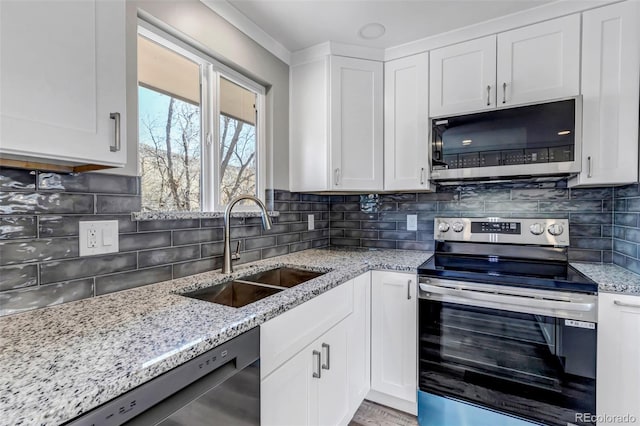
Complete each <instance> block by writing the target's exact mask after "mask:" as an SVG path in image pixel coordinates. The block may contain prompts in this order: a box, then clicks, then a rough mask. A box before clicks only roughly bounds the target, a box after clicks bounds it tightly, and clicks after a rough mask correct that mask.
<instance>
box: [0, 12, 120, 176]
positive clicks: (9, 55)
mask: <svg viewBox="0 0 640 426" xmlns="http://www.w3.org/2000/svg"><path fill="white" fill-rule="evenodd" d="M0 40H1V41H0V43H1V46H0V52H1V53H0V64H1V67H0V75H1V77H0V93H2V96H1V100H0V143H1V147H0V153H1V154H2V155H3V156H6V155H18V156H27V157H37V158H40V159H52V160H61V161H65V162H74V163H93V164H103V165H111V166H121V165H123V164H124V163H126V147H125V146H124V145H125V142H126V138H125V134H126V132H125V118H126V111H125V102H126V96H125V2H124V1H122V0H114V1H99V0H86V1H70V2H59V1H9V2H4V1H2V2H0ZM111 113H119V114H120V135H121V136H122V139H121V140H122V145H121V147H120V149H119V151H116V152H112V150H111V147H112V146H113V145H114V141H115V138H116V128H115V127H116V125H115V120H114V119H111V118H110V115H111Z"/></svg>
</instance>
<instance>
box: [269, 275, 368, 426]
mask: <svg viewBox="0 0 640 426" xmlns="http://www.w3.org/2000/svg"><path fill="white" fill-rule="evenodd" d="M370 276H371V274H370V273H369V272H367V273H365V274H363V275H361V276H359V277H357V278H355V279H353V280H350V281H348V282H346V283H344V284H341V285H339V286H338V287H336V288H334V289H332V290H330V291H328V292H326V293H324V294H322V295H320V296H318V297H316V298H314V299H312V300H310V301H309V302H306V303H303V304H302V305H300V306H298V307H296V308H294V309H292V310H290V311H288V312H285V313H284V314H282V315H279V316H278V317H276V318H274V319H273V320H271V321H268V322H266V323H265V324H263V325H262V327H261V334H260V345H261V346H260V357H261V371H260V374H261V377H262V381H261V389H260V394H261V423H262V424H263V425H274V426H303V425H319V426H337V425H347V424H348V423H349V421H350V420H351V418H352V417H353V415H354V414H355V412H356V410H357V409H358V407H359V406H360V404H361V403H362V401H363V400H364V397H365V395H366V394H367V392H368V391H369V383H370V382H369V349H370V346H369V328H368V327H369V319H370V316H369V314H370V310H369V309H370V302H369V296H370V293H369V290H370V284H371V282H370Z"/></svg>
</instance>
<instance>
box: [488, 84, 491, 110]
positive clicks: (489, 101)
mask: <svg viewBox="0 0 640 426" xmlns="http://www.w3.org/2000/svg"><path fill="white" fill-rule="evenodd" d="M489 105H491V86H487V106H489Z"/></svg>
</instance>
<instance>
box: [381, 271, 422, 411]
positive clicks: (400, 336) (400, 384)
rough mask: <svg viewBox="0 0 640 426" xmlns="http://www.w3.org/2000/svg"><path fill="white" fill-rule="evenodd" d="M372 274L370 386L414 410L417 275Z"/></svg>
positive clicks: (415, 388) (402, 406) (400, 407)
mask: <svg viewBox="0 0 640 426" xmlns="http://www.w3.org/2000/svg"><path fill="white" fill-rule="evenodd" d="M371 277H372V278H371V389H372V390H373V391H376V392H377V393H381V394H385V395H387V396H390V397H392V400H390V401H389V402H387V403H388V404H393V403H394V401H402V402H404V403H405V404H401V405H400V406H398V405H396V406H395V407H394V408H399V409H401V410H405V411H410V412H414V413H415V411H416V408H415V404H416V391H417V353H416V351H417V349H416V347H417V344H416V343H417V342H416V339H417V331H416V329H417V326H416V322H417V318H416V311H417V301H416V276H415V275H412V274H404V273H397V272H378V271H374V272H372V275H371ZM391 406H394V405H391ZM407 407H411V408H410V409H407Z"/></svg>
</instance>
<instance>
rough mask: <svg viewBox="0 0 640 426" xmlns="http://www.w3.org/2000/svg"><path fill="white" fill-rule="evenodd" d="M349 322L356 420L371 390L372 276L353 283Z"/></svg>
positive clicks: (351, 393) (351, 401)
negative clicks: (357, 413) (351, 311)
mask: <svg viewBox="0 0 640 426" xmlns="http://www.w3.org/2000/svg"><path fill="white" fill-rule="evenodd" d="M348 320H349V330H348V337H347V345H348V346H347V359H348V371H349V373H348V375H349V414H350V416H349V417H353V415H354V414H355V412H356V411H357V410H358V407H360V404H362V401H363V400H364V398H365V396H367V392H369V389H370V388H371V273H370V272H367V273H366V274H363V275H360V276H359V277H357V278H356V279H354V280H353V313H352V314H351V316H350V317H349V319H348Z"/></svg>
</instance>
